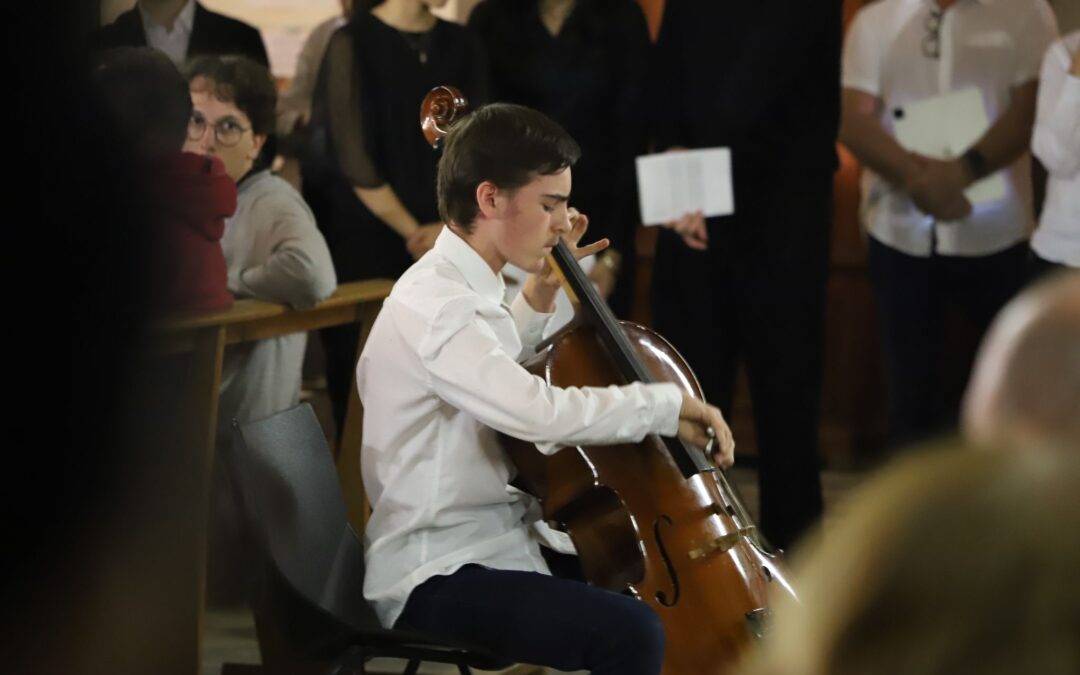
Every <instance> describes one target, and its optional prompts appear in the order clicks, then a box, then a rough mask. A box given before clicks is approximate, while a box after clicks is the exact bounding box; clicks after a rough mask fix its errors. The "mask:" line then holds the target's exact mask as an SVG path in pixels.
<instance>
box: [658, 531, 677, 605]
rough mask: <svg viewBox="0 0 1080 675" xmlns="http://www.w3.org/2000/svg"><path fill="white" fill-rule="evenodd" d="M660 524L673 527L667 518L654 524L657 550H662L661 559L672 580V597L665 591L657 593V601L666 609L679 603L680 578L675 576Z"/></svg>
mask: <svg viewBox="0 0 1080 675" xmlns="http://www.w3.org/2000/svg"><path fill="white" fill-rule="evenodd" d="M660 523H665V524H667V525H671V518H668V517H667V516H660V517H659V518H657V519H656V522H655V523H653V537H654V539H655V540H656V548H658V549H660V557H662V558H663V559H664V565H665V566H667V571H668V577H669V578H670V579H671V596H670V598H669V597H668V594H667V593H665V592H664V591H657V592H656V601H657V602H659V603H660V604H661V605H663V606H664V607H674V606H675V604H676V603H677V602H679V577H678V575H677V574H675V566H674V565H672V564H671V557H670V556H669V555H668V552H667V548H665V546H664V539H663V537H661V536H660Z"/></svg>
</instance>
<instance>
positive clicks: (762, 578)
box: [421, 87, 793, 675]
mask: <svg viewBox="0 0 1080 675" xmlns="http://www.w3.org/2000/svg"><path fill="white" fill-rule="evenodd" d="M464 101H465V99H464V97H463V96H462V95H461V94H460V92H458V91H456V90H454V89H453V88H451V87H439V88H436V89H434V90H432V92H431V93H430V94H428V97H427V98H426V99H425V100H424V104H423V105H422V106H421V119H422V127H423V129H424V131H425V135H427V134H428V132H429V130H442V131H441V133H435V134H432V135H430V136H428V139H429V141H431V142H432V144H433V145H436V144H437V142H438V140H439V139H440V138H441V135H442V134H445V133H446V131H447V130H449V129H450V126H451V125H452V124H453V121H454V117H456V116H458V115H460V114H462V113H463V112H464V110H465V108H466V105H465V103H464ZM549 263H550V264H552V265H553V266H554V267H555V268H556V269H557V270H558V271H559V273H560V275H561V276H562V279H563V285H564V288H565V290H566V292H567V293H568V295H569V296H570V298H571V300H572V302H573V304H574V306H575V309H576V315H575V318H574V320H573V321H572V322H571V324H570V325H569V326H568V327H567V328H566V329H564V330H562V331H560V332H559V333H557V334H556V335H554V336H552V338H550V339H549V340H548V341H546V343H545V344H543V345H542V346H541V349H540V350H538V353H537V355H536V356H535V357H534V358H533V359H532V360H530V361H529V362H528V363H526V364H525V367H526V368H527V369H528V370H529V371H530V372H532V373H534V374H535V375H538V376H539V377H542V378H544V380H546V381H547V382H548V383H549V384H551V385H552V386H556V387H588V386H595V387H605V386H609V385H612V384H625V383H628V382H635V381H639V382H674V383H676V384H678V385H679V386H680V387H681V389H682V390H683V391H684V392H686V393H688V394H690V395H691V396H694V397H696V398H699V399H701V398H703V394H702V390H701V386H700V384H699V383H698V381H697V378H696V377H695V376H694V373H693V371H691V370H690V368H689V366H688V365H687V364H686V361H685V360H684V359H683V358H682V356H680V355H679V353H678V352H677V351H676V350H675V348H674V347H672V346H671V344H669V343H668V342H667V341H666V340H665V339H664V338H663V337H661V336H660V335H658V334H657V333H655V332H653V331H652V330H650V329H648V328H646V327H644V326H640V325H638V324H634V323H630V322H626V321H619V320H618V319H616V318H615V316H614V315H613V314H612V312H611V310H610V309H609V308H608V306H607V304H606V303H605V302H604V301H603V300H602V299H601V298H600V296H599V294H598V293H597V292H596V289H595V288H594V287H593V285H592V283H591V282H590V281H589V279H588V277H587V276H586V274H585V272H584V271H583V270H582V269H581V266H580V265H578V263H577V260H576V259H575V258H574V255H573V253H572V252H571V251H570V249H569V248H568V247H567V246H566V244H565V243H564V242H562V241H560V242H559V243H558V245H557V246H556V247H555V248H554V249H553V250H552V252H551V259H550V260H549ZM504 447H505V448H506V451H507V453H508V454H509V456H510V457H511V459H512V460H513V462H514V463H515V465H516V466H517V469H518V472H519V475H518V481H519V482H520V484H521V485H522V487H523V488H524V489H526V490H527V491H529V492H531V493H532V494H533V495H535V496H536V497H537V498H538V499H539V500H540V502H541V504H542V506H543V512H544V517H545V519H547V520H548V521H553V522H554V523H555V524H557V525H558V526H559V527H560V528H561V529H563V530H565V531H566V532H567V533H569V535H570V537H571V539H572V540H573V542H574V545H575V546H576V548H577V551H578V555H579V556H580V558H581V564H582V568H583V570H584V572H585V577H586V579H587V580H588V581H589V583H591V584H594V585H596V586H599V587H601V588H606V589H609V590H612V591H616V592H622V591H626V590H629V591H630V592H631V593H633V595H634V596H636V597H637V598H639V599H640V600H641V601H642V602H645V603H647V604H648V605H649V606H650V607H652V608H653V609H654V610H655V611H656V613H657V614H658V615H659V616H660V619H661V621H662V622H663V625H664V631H665V635H666V638H667V647H666V650H665V658H664V670H663V672H664V674H665V675H720V674H722V673H727V672H730V670H731V666H732V665H733V663H734V662H735V660H736V659H737V657H738V656H739V655H740V653H741V652H742V651H743V649H744V648H745V647H746V646H747V644H748V643H749V642H750V641H751V640H753V639H754V638H755V637H760V636H761V635H763V634H764V631H765V630H766V629H767V626H768V618H769V609H768V595H769V592H770V590H773V592H780V593H793V591H792V589H791V586H790V585H789V584H788V582H787V580H786V578H785V576H784V573H783V571H782V569H781V567H780V565H779V561H778V560H777V558H776V557H775V556H774V555H772V554H770V553H768V552H767V551H766V550H765V547H764V546H763V545H762V544H761V539H760V537H758V535H757V533H756V527H755V525H754V524H753V523H752V522H751V521H750V518H749V517H748V515H747V513H746V510H745V509H744V508H743V506H742V504H741V502H740V500H739V499H738V496H737V494H736V492H735V490H734V489H733V488H732V486H731V485H730V484H729V483H728V480H727V478H726V476H725V475H724V473H723V472H722V471H721V470H720V469H718V468H716V467H715V466H713V465H712V464H711V463H710V462H709V460H708V459H707V455H706V453H705V452H703V451H702V450H701V449H699V448H694V447H690V446H688V445H686V444H684V443H683V442H682V441H680V440H679V439H677V438H665V437H660V436H656V435H650V436H647V437H646V438H645V439H644V440H643V441H642V442H640V443H637V444H633V445H608V446H595V447H593V446H590V447H567V448H562V449H560V450H559V451H558V452H556V453H555V454H553V455H551V456H545V455H543V454H541V453H540V452H539V451H538V450H537V449H536V447H535V445H533V444H532V443H527V442H524V441H520V440H518V439H513V438H508V437H504Z"/></svg>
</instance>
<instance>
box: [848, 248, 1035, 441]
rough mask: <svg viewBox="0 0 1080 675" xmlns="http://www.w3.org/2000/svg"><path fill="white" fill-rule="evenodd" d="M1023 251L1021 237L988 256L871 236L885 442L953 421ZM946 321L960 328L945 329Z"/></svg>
mask: <svg viewBox="0 0 1080 675" xmlns="http://www.w3.org/2000/svg"><path fill="white" fill-rule="evenodd" d="M1027 259H1028V246H1027V243H1026V242H1024V243H1020V244H1017V245H1015V246H1012V247H1010V248H1008V249H1006V250H1004V251H1001V252H999V253H994V254H992V255H986V256H974V257H961V256H942V255H931V256H930V257H926V258H922V257H917V256H910V255H907V254H905V253H901V252H900V251H897V250H896V249H893V248H890V247H888V246H886V245H884V244H882V243H880V242H879V241H877V240H875V239H874V238H872V237H871V238H870V256H869V263H870V277H871V280H872V281H873V285H874V293H875V296H876V299H877V302H878V310H879V311H878V314H879V318H880V321H881V333H882V344H883V346H884V349H885V368H886V373H887V376H888V388H889V440H890V445H892V446H893V447H899V446H901V445H906V444H910V443H913V442H919V441H922V440H926V439H927V438H930V437H932V436H934V435H937V434H941V433H945V432H949V431H952V430H953V429H954V428H955V426H956V423H957V420H958V418H959V412H960V399H961V397H962V396H963V391H964V389H965V388H966V385H967V379H968V376H969V375H970V372H971V366H972V362H973V361H974V358H975V351H976V349H977V347H978V342H979V341H980V340H981V339H982V335H983V334H984V333H985V332H986V329H987V328H988V327H989V325H990V322H991V321H992V320H993V318H994V315H996V314H997V313H998V311H999V310H1000V309H1001V308H1002V307H1003V306H1004V305H1005V303H1006V302H1008V301H1009V299H1010V298H1012V296H1013V295H1015V294H1016V292H1017V291H1018V290H1019V289H1020V288H1021V286H1023V284H1024V280H1025V276H1026V266H1027ZM950 320H951V321H950ZM949 326H952V327H954V328H955V327H960V328H961V329H962V330H960V331H955V330H954V331H952V335H950V334H949V331H948V330H947V328H948V327H949ZM965 331H966V332H967V333H968V334H967V335H964V334H963V333H964V332H965ZM950 338H951V339H950Z"/></svg>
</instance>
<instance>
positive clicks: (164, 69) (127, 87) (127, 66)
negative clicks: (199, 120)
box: [91, 47, 191, 162]
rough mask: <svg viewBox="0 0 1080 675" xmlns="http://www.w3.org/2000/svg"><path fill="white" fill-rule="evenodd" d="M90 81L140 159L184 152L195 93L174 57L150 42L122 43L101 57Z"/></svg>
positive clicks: (154, 158) (116, 128)
mask: <svg viewBox="0 0 1080 675" xmlns="http://www.w3.org/2000/svg"><path fill="white" fill-rule="evenodd" d="M91 81H92V85H93V87H94V90H95V94H97V95H98V96H99V97H101V100H102V102H103V104H104V106H105V108H106V109H107V110H108V112H109V113H110V116H111V118H112V119H111V120H110V121H111V122H112V123H113V125H114V129H112V130H111V131H113V132H115V133H116V135H117V136H118V137H119V140H121V141H122V142H125V143H126V145H127V147H128V148H130V149H131V151H132V152H133V153H134V159H135V160H137V161H141V162H146V161H154V160H156V159H158V158H160V157H162V156H166V155H174V154H176V153H178V152H180V148H181V146H183V144H184V138H185V135H186V133H187V128H188V122H189V121H190V120H191V95H190V94H189V93H188V86H187V81H186V80H185V79H184V76H183V75H181V74H180V71H179V70H177V68H176V66H175V65H173V62H172V61H170V60H169V57H167V56H165V54H163V53H162V52H159V51H158V50H156V49H151V48H150V47H117V48H116V49H111V50H108V51H106V52H103V53H101V54H100V55H99V56H98V57H97V60H96V62H95V64H94V67H93V70H92V72H91ZM109 131H110V130H106V131H105V133H106V134H107V133H108V132H109Z"/></svg>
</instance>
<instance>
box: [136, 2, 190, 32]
mask: <svg viewBox="0 0 1080 675" xmlns="http://www.w3.org/2000/svg"><path fill="white" fill-rule="evenodd" d="M139 14H140V15H141V16H142V22H143V26H147V27H149V26H154V27H155V28H160V29H161V30H165V26H162V25H161V24H159V23H158V22H156V21H154V17H152V16H150V14H149V13H148V12H147V11H146V10H145V9H143V6H142V4H141V3H140V4H139ZM193 25H195V0H188V1H187V4H186V5H184V8H183V9H181V10H180V13H179V14H177V15H176V19H175V20H174V21H173V30H172V31H169V32H173V31H175V30H176V29H177V28H180V29H182V30H183V31H184V32H185V33H190V32H191V27H192V26H193Z"/></svg>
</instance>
